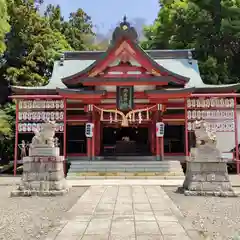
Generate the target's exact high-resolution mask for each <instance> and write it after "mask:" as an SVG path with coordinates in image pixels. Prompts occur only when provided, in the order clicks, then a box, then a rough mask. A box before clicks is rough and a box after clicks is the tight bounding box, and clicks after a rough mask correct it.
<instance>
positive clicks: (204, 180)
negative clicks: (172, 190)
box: [179, 146, 237, 197]
mask: <svg viewBox="0 0 240 240" xmlns="http://www.w3.org/2000/svg"><path fill="white" fill-rule="evenodd" d="M179 190H181V191H183V192H184V194H185V195H187V196H196V195H202V196H206V195H213V196H222V197H235V196H237V195H236V194H235V193H234V191H233V188H232V186H231V183H230V181H229V176H228V171H227V163H226V161H224V160H222V159H221V157H220V152H219V151H218V150H217V149H214V148H212V147H209V146H200V147H199V148H195V149H192V150H191V157H190V160H189V161H187V170H186V176H185V180H184V183H183V186H182V188H180V189H179Z"/></svg>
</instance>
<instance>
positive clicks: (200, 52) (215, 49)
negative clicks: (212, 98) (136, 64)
mask: <svg viewBox="0 0 240 240" xmlns="http://www.w3.org/2000/svg"><path fill="white" fill-rule="evenodd" d="M160 4H161V9H160V10H159V14H158V18H157V19H156V21H155V22H154V24H153V25H152V26H149V27H147V28H146V29H145V34H146V38H147V40H146V41H145V42H143V43H142V46H143V48H145V49H182V48H189V49H191V48H194V49H195V52H196V57H197V59H198V60H199V66H200V71H201V75H202V77H203V80H204V82H205V83H209V84H223V83H234V82H239V76H240V69H239V67H237V64H236V63H237V60H238V61H239V59H240V1H239V0H236V1H232V0H212V1H209V0H160Z"/></svg>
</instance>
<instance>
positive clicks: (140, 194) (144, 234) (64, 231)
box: [46, 182, 201, 240]
mask: <svg viewBox="0 0 240 240" xmlns="http://www.w3.org/2000/svg"><path fill="white" fill-rule="evenodd" d="M126 184H127V182H126ZM52 239H56V240H63V239H68V240H77V239H82V240H90V239H92V240H93V239H98V240H101V239H102V240H107V239H109V240H110V239H111V240H120V239H124V240H125V239H129V240H135V239H141V240H163V239H164V240H170V239H182V240H190V239H194V240H197V239H201V236H200V235H199V234H198V232H197V231H196V230H194V229H193V227H192V226H191V224H189V222H188V221H187V220H186V219H184V217H183V215H182V213H181V212H180V210H179V209H178V208H177V207H176V205H175V204H174V203H173V202H172V200H171V199H170V198H169V197H168V195H167V194H166V193H165V192H164V191H163V189H162V188H161V187H160V186H151V185H146V186H141V185H111V186H110V185H108V186H107V185H105V186H104V185H98V186H91V187H90V188H89V189H88V190H87V191H86V192H85V193H84V195H83V196H82V197H81V198H80V199H79V200H78V201H77V203H76V204H75V205H74V206H73V207H72V208H71V209H70V210H69V211H68V212H67V218H66V220H65V221H63V223H62V225H61V226H60V227H58V228H57V229H55V231H53V232H51V233H50V234H49V236H48V237H47V238H46V240H52Z"/></svg>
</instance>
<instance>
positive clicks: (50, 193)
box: [11, 189, 69, 197]
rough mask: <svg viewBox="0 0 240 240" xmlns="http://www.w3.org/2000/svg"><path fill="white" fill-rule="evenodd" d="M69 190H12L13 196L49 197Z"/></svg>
mask: <svg viewBox="0 0 240 240" xmlns="http://www.w3.org/2000/svg"><path fill="white" fill-rule="evenodd" d="M68 192H69V189H63V190H59V191H56V190H51V191H36V190H22V191H21V190H15V191H12V192H11V197H31V196H39V197H49V196H63V195H65V194H67V193H68Z"/></svg>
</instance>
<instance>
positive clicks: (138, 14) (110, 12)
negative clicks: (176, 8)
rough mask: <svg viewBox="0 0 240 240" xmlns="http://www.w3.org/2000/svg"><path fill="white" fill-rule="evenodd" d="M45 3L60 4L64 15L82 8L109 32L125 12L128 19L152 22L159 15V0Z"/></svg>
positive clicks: (59, 0) (48, 0) (55, 1)
mask: <svg viewBox="0 0 240 240" xmlns="http://www.w3.org/2000/svg"><path fill="white" fill-rule="evenodd" d="M44 2H45V4H49V3H52V4H60V5H61V9H62V12H63V15H64V16H65V17H66V18H67V17H68V15H69V13H70V12H73V11H75V10H76V9H78V8H82V9H83V10H84V11H85V12H86V13H87V14H88V15H90V16H91V17H92V20H93V23H94V24H96V25H97V26H98V28H99V30H100V31H101V32H107V31H108V30H109V29H111V28H113V27H115V26H116V24H117V23H118V22H119V21H120V20H122V18H123V16H124V14H126V15H127V17H128V19H134V18H144V19H146V24H151V23H152V22H153V21H154V20H155V18H156V17H157V13H158V10H159V4H158V0H44Z"/></svg>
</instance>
